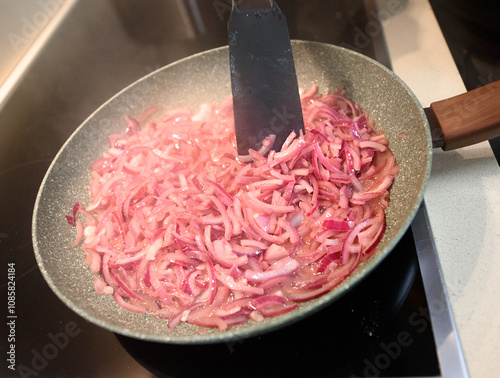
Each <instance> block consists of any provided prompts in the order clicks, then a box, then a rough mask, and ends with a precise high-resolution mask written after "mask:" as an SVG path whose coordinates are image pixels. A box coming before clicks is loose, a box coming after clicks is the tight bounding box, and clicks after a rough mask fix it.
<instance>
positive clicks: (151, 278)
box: [66, 85, 399, 330]
mask: <svg viewBox="0 0 500 378" xmlns="http://www.w3.org/2000/svg"><path fill="white" fill-rule="evenodd" d="M316 89H317V88H316V86H315V85H314V86H312V87H311V89H310V90H308V91H307V92H304V93H303V97H302V107H303V114H304V120H305V126H306V133H305V134H301V135H298V136H297V135H295V134H293V133H292V134H290V135H289V137H288V138H287V139H286V141H285V143H284V144H283V147H282V149H281V150H280V151H275V150H273V149H272V146H273V143H274V136H271V137H270V138H266V139H265V140H264V141H263V143H262V148H261V149H260V150H259V151H249V154H248V156H238V155H237V152H236V144H235V135H234V120H233V114H232V103H231V100H230V99H229V100H228V101H225V102H224V103H223V104H221V105H210V104H205V105H204V106H202V107H200V110H199V111H198V112H197V113H195V114H192V113H191V112H190V111H189V110H188V109H173V110H169V111H167V112H166V113H164V114H163V115H160V116H159V117H158V118H159V119H160V120H159V121H158V122H155V123H147V122H146V119H147V118H148V117H149V116H150V115H151V114H153V113H154V112H157V111H159V110H160V109H159V108H150V109H148V110H146V112H144V114H143V115H142V116H141V117H140V118H139V119H138V120H135V119H133V118H131V117H127V118H126V120H125V123H126V125H125V126H126V130H125V132H124V133H122V134H113V135H110V136H109V143H110V147H109V149H108V151H106V152H104V153H103V155H102V157H101V158H100V159H98V160H96V161H95V162H94V163H93V164H92V170H93V171H92V174H91V176H92V177H91V181H90V194H91V196H92V200H91V201H90V203H89V205H88V206H87V207H86V208H85V209H83V207H82V206H80V205H79V203H78V202H76V203H75V205H74V206H73V208H72V209H71V212H70V215H68V216H67V217H66V220H67V222H68V223H69V224H70V225H73V226H76V237H75V241H74V245H78V244H80V243H81V245H82V248H83V249H84V250H85V252H86V253H87V257H86V259H85V263H86V264H88V265H89V266H90V268H91V271H92V272H93V273H94V274H101V277H102V278H100V277H97V278H96V279H95V281H94V288H95V290H96V292H97V293H99V294H108V295H113V297H114V299H115V301H116V302H117V303H118V305H119V306H121V307H123V308H125V309H127V310H129V311H133V312H138V313H144V312H146V311H148V312H151V313H153V314H154V315H155V316H157V317H158V318H161V319H166V320H167V321H169V323H168V327H170V328H172V327H175V326H176V325H178V324H179V323H180V322H188V323H191V324H195V325H199V326H202V327H215V328H218V329H220V330H225V329H227V328H228V327H231V326H232V325H235V324H241V323H243V322H245V321H247V320H248V319H253V320H255V321H262V320H263V319H264V318H266V317H270V316H278V315H281V314H283V313H285V312H288V311H293V310H294V309H296V308H297V304H296V302H302V301H307V300H310V299H312V298H316V297H318V296H320V295H323V294H324V293H327V292H328V291H330V290H332V289H333V288H334V287H335V286H337V285H338V284H339V283H340V282H342V281H343V280H344V279H345V278H346V277H348V276H349V274H351V273H352V271H353V270H354V269H355V268H356V267H357V266H358V264H359V263H360V261H362V260H364V259H367V258H369V257H370V256H371V255H372V254H373V253H375V251H376V246H377V244H378V243H379V242H380V240H381V238H382V236H383V234H384V231H385V216H384V210H385V208H386V207H387V206H388V201H389V197H388V193H389V192H388V190H389V189H390V186H391V185H392V182H393V180H394V176H395V175H396V174H397V172H398V169H399V168H398V167H397V166H395V159H394V155H393V154H392V152H391V151H390V149H389V148H388V141H387V139H386V138H385V136H384V134H383V133H382V132H378V131H376V130H375V128H374V123H373V120H372V119H370V118H368V113H366V112H365V113H363V112H362V111H361V108H360V107H359V106H358V105H357V104H356V103H354V102H353V101H352V100H350V99H349V98H347V97H346V92H345V90H344V89H339V90H337V91H336V92H334V93H326V94H319V93H317V92H316ZM244 162H246V164H245V163H244ZM78 217H83V218H86V220H85V221H84V222H83V220H81V219H78Z"/></svg>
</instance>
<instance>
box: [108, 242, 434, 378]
mask: <svg viewBox="0 0 500 378" xmlns="http://www.w3.org/2000/svg"><path fill="white" fill-rule="evenodd" d="M412 243H413V238H412V236H411V232H407V234H406V235H405V237H404V238H403V240H402V241H401V243H400V244H399V245H398V247H397V248H396V250H394V251H393V253H391V254H390V255H389V256H388V257H387V258H386V260H385V261H383V262H382V264H381V265H380V267H379V268H378V269H376V270H375V271H374V272H372V274H371V275H370V276H369V277H368V278H367V279H366V280H364V281H363V282H362V283H360V284H359V285H358V286H357V287H355V288H354V289H353V290H352V291H350V292H349V293H347V294H346V295H344V296H343V297H342V298H341V299H340V300H339V301H337V302H335V303H333V304H331V305H330V306H329V307H327V308H325V309H323V310H321V311H319V312H317V313H316V314H314V315H312V316H310V317H308V318H306V319H304V320H301V321H299V322H297V323H295V324H292V325H290V326H287V327H285V328H283V329H280V330H277V331H274V332H272V333H269V334H264V335H261V336H259V337H255V338H249V339H241V340H237V341H233V342H226V343H220V344H209V345H172V344H160V343H153V342H147V341H142V340H136V339H132V338H128V337H125V336H121V335H116V337H117V339H118V340H119V341H120V343H121V344H122V346H123V347H124V348H125V350H127V352H129V353H130V355H131V356H132V357H134V358H135V359H136V360H137V361H138V362H139V363H140V364H141V365H143V366H144V367H145V368H147V369H148V370H149V371H151V372H153V373H154V374H157V375H159V376H168V377H176V378H177V377H179V378H180V377H193V376H217V377H233V376H238V377H256V376H259V377H276V376H288V377H305V376H308V377H321V376H328V377H339V376H340V377H342V376H352V377H356V376H394V375H396V376H419V375H438V374H439V364H438V361H437V357H436V352H435V350H436V348H435V345H434V339H433V335H432V327H431V325H430V321H429V319H428V311H427V304H426V301H425V296H424V294H423V287H422V282H421V278H420V271H419V267H418V261H417V258H416V254H415V249H414V248H412V246H413V244H412ZM415 356H419V358H414V357H415ZM422 362H425V363H422Z"/></svg>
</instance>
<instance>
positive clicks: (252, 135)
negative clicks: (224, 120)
mask: <svg viewBox="0 0 500 378" xmlns="http://www.w3.org/2000/svg"><path fill="white" fill-rule="evenodd" d="M228 29H229V55H230V67H231V87H232V92H233V109H234V121H235V128H236V141H237V144H238V153H239V154H240V155H247V154H248V150H249V149H250V148H251V149H255V150H259V149H260V148H261V144H262V141H263V140H264V139H265V138H266V137H267V136H269V135H276V140H275V142H274V145H273V150H277V151H279V150H280V149H281V146H282V145H283V142H284V141H285V139H286V138H287V137H288V135H290V133H291V132H292V131H295V132H296V134H297V135H299V132H300V130H302V131H303V130H304V121H303V118H302V109H301V106H300V97H299V90H298V85H297V77H296V74H295V65H294V62H293V56H292V48H291V45H290V36H289V34H288V26H287V23H286V19H285V16H284V15H283V13H282V12H281V10H280V9H279V7H278V5H277V4H276V2H275V1H273V0H233V9H232V12H231V16H230V18H229V25H228Z"/></svg>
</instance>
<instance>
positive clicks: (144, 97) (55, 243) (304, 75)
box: [32, 41, 432, 344]
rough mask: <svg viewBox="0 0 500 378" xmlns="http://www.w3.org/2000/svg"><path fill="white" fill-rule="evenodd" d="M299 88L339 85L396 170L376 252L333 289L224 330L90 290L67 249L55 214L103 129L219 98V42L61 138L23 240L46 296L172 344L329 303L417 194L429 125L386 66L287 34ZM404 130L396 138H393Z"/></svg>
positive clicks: (225, 85)
mask: <svg viewBox="0 0 500 378" xmlns="http://www.w3.org/2000/svg"><path fill="white" fill-rule="evenodd" d="M292 48H293V54H294V59H295V64H296V71H297V78H298V82H299V87H300V88H303V89H307V88H309V87H310V86H311V84H313V83H316V84H318V85H319V90H320V91H321V92H324V91H326V90H327V89H331V90H335V89H337V88H339V87H341V86H344V87H345V88H346V90H347V93H348V95H349V96H350V97H351V98H352V99H353V100H355V101H356V102H358V103H359V104H361V105H362V106H363V108H364V109H365V110H369V111H370V115H371V117H372V118H373V119H374V120H375V123H376V125H377V127H378V128H380V129H383V130H384V131H385V135H386V137H387V139H388V140H389V143H390V148H391V149H392V150H393V152H394V154H395V156H396V162H397V164H398V165H399V167H400V172H399V173H398V175H397V177H396V179H395V181H394V184H393V187H392V190H391V202H390V205H389V207H388V209H387V229H386V232H385V235H384V237H383V238H382V240H381V241H380V244H379V246H378V249H377V252H376V253H375V254H374V255H373V256H372V257H371V258H370V259H368V260H367V261H364V262H362V263H361V264H360V266H359V267H358V268H357V270H356V271H355V272H354V273H353V274H352V275H351V276H350V277H348V278H347V279H346V280H345V281H344V282H343V283H342V284H341V285H340V286H338V287H336V288H335V289H334V290H332V291H331V292H329V293H327V294H326V295H324V296H322V297H320V298H317V299H314V300H311V301H308V302H305V303H302V304H300V305H299V308H298V309H297V310H295V311H292V312H289V313H287V314H284V315H280V316H278V317H275V318H268V319H265V320H264V321H262V322H258V323H256V322H253V321H248V322H247V323H245V324H241V325H237V326H233V327H230V328H229V329H228V330H226V331H219V330H216V329H208V330H207V331H206V332H205V333H203V334H201V333H200V332H199V327H197V326H192V325H189V324H184V323H182V324H179V325H178V326H177V327H176V328H174V329H169V328H167V323H166V321H165V320H160V319H156V318H155V317H153V316H151V315H148V314H146V315H138V314H134V313H131V312H127V311H126V310H124V309H122V308H121V307H119V306H118V305H117V304H115V302H114V300H113V298H112V297H111V296H103V295H97V294H95V292H94V289H93V280H94V276H93V274H92V273H91V272H90V270H89V269H88V268H87V266H85V265H84V259H85V254H84V253H83V251H81V250H80V248H71V245H72V243H73V241H74V238H75V230H74V228H73V227H69V226H68V224H67V223H66V220H65V215H66V214H68V213H69V211H70V209H71V207H72V205H73V204H74V203H75V201H76V200H78V201H80V202H81V203H83V204H85V203H89V201H90V195H89V190H88V184H89V182H90V165H91V163H92V162H93V161H94V160H96V159H97V158H99V157H100V156H101V154H102V152H103V151H105V150H106V149H107V135H108V134H111V133H115V132H122V131H123V130H124V129H125V122H124V116H125V115H130V116H133V117H138V116H139V115H140V114H142V112H143V111H144V110H146V109H148V108H149V107H151V106H156V105H161V106H163V107H164V108H165V109H169V108H175V107H184V106H188V107H191V108H193V109H196V108H197V106H198V105H199V104H202V103H206V102H211V103H217V102H221V101H222V100H224V99H225V98H227V97H228V96H229V95H230V94H231V86H230V75H229V64H228V63H229V62H228V48H227V47H222V48H217V49H214V50H209V51H206V52H203V53H200V54H197V55H193V56H191V57H188V58H185V59H183V60H180V61H178V62H175V63H173V64H170V65H168V66H166V67H164V68H161V69H159V70H157V71H155V72H153V73H151V74H149V75H148V76H146V77H144V78H142V79H141V80H139V81H137V82H136V83H134V84H132V85H130V86H129V87H127V88H125V89H124V90H122V91H121V92H120V93H118V94H117V95H115V96H114V97H113V98H111V99H110V100H109V101H108V102H106V103H105V104H104V105H102V106H101V107H100V108H99V109H97V110H96V111H95V112H94V113H93V114H92V115H91V116H90V117H89V118H88V119H87V120H86V121H85V122H84V123H83V124H82V125H81V126H80V127H79V128H78V129H77V130H76V131H75V132H74V133H73V134H72V136H71V137H70V138H69V139H68V140H67V142H66V143H65V144H64V145H63V146H62V148H61V150H60V151H59V152H58V154H57V156H56V157H55V159H54V161H53V162H52V164H51V166H50V167H49V169H48V171H47V173H46V175H45V177H44V179H43V182H42V184H41V187H40V190H39V193H38V196H37V199H36V203H35V207H34V214H33V224H32V238H33V246H34V251H35V255H36V259H37V262H38V265H39V268H40V270H41V272H42V274H43V276H44V278H45V280H46V281H47V283H48V284H49V286H50V287H51V289H52V290H53V291H54V293H55V294H56V295H57V296H58V297H59V298H60V299H61V301H62V302H64V303H65V304H66V305H67V306H68V307H70V308H71V309H72V310H73V311H75V312H76V313H78V314H79V315H80V316H82V317H83V318H85V319H87V320H89V321H90V322H92V323H94V324H96V325H98V326H101V327H103V328H105V329H108V330H110V331H112V332H115V333H119V334H122V335H125V336H130V337H135V338H139V339H143V340H150V341H158V342H165V343H177V344H194V343H215V342H226V341H230V340H241V339H242V338H245V337H250V336H255V335H258V334H261V333H264V332H269V331H271V330H274V329H276V328H278V327H282V326H284V325H286V324H289V323H291V322H294V321H298V320H300V319H302V318H304V317H306V316H308V315H310V314H312V313H313V312H315V311H318V310H320V309H321V308H322V307H324V306H326V305H328V304H331V303H332V302H334V301H335V300H336V299H338V298H339V297H340V296H342V295H343V294H345V293H346V292H348V291H349V290H350V289H351V288H352V287H353V286H354V285H356V284H357V283H358V282H360V281H361V280H362V279H363V278H364V277H365V276H367V275H368V274H369V273H370V271H372V270H373V269H375V268H376V267H377V265H378V264H379V263H380V262H381V261H382V260H383V259H384V258H385V257H386V256H387V255H388V254H389V253H390V252H391V250H392V249H393V247H394V246H395V245H396V244H397V243H398V241H399V240H400V238H401V237H402V236H403V234H404V233H405V231H406V230H407V228H408V227H409V225H410V223H411V221H412V219H413V217H414V215H415V213H416V211H417V210H418V207H419V205H420V203H421V201H422V199H423V195H424V189H425V187H426V184H427V181H428V178H429V175H430V170H431V160H432V140H431V134H430V131H429V124H428V121H427V118H426V116H425V113H424V110H423V109H422V107H421V105H420V103H419V102H418V100H417V98H416V97H415V96H414V95H413V94H412V92H411V90H410V89H409V88H408V87H407V86H406V85H405V83H404V82H402V81H401V80H400V79H399V78H398V77H397V76H396V75H394V74H393V73H392V71H390V70H388V69H387V68H386V67H384V66H382V65H381V64H379V63H377V62H375V61H373V60H371V59H369V58H367V57H365V56H363V55H361V54H358V53H356V52H353V51H350V50H347V49H344V48H341V47H337V46H333V45H328V44H322V43H316V42H304V41H293V43H292ZM402 136H404V137H402Z"/></svg>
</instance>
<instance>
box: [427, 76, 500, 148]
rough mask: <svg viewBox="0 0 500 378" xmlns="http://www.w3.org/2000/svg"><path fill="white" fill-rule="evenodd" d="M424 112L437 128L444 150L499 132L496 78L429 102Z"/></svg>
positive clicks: (499, 86)
mask: <svg viewBox="0 0 500 378" xmlns="http://www.w3.org/2000/svg"><path fill="white" fill-rule="evenodd" d="M428 113H430V114H428V116H429V122H431V123H432V122H433V121H437V124H438V126H439V128H440V129H441V132H442V136H443V140H444V144H442V145H441V146H440V147H442V149H443V150H445V151H448V150H454V149H456V148H460V147H465V146H470V145H471V144H475V143H479V142H483V141H485V140H488V139H491V138H494V137H497V136H500V80H498V81H495V82H493V83H490V84H488V85H485V86H483V87H480V88H477V89H474V90H472V91H469V92H466V93H463V94H460V95H458V96H454V97H450V98H448V99H446V100H441V101H436V102H433V103H432V104H431V106H430V112H428ZM432 118H434V119H432Z"/></svg>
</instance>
